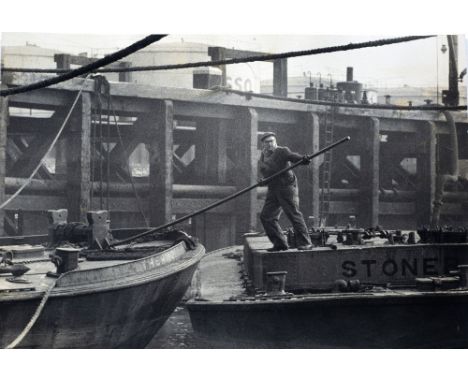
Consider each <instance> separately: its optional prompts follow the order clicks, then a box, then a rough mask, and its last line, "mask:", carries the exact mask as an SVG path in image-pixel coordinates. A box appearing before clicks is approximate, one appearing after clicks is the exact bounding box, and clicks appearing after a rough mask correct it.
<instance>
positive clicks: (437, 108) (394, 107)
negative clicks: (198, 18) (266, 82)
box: [211, 86, 467, 111]
mask: <svg viewBox="0 0 468 382" xmlns="http://www.w3.org/2000/svg"><path fill="white" fill-rule="evenodd" d="M211 90H213V91H224V92H226V93H233V94H238V95H242V96H245V97H246V98H247V99H250V98H252V97H253V98H265V99H273V100H277V101H287V102H295V103H303V104H307V105H322V106H336V107H350V108H359V109H387V110H409V111H411V110H427V111H444V110H452V111H462V110H467V105H461V106H431V105H424V106H398V105H380V104H373V105H366V104H355V103H338V102H329V101H311V100H305V99H298V98H288V97H279V96H273V95H269V94H259V93H252V92H245V91H242V90H234V89H231V88H226V87H222V86H216V87H214V88H212V89H211Z"/></svg>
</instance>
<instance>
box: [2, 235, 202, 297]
mask: <svg viewBox="0 0 468 382" xmlns="http://www.w3.org/2000/svg"><path fill="white" fill-rule="evenodd" d="M179 245H183V246H184V248H185V252H184V254H183V255H182V256H181V258H180V259H177V260H175V261H172V262H168V263H166V264H164V265H162V266H156V267H153V268H151V269H147V270H146V271H144V272H141V273H138V274H136V276H139V277H135V275H133V276H125V277H123V278H122V279H121V280H122V281H121V282H116V281H119V280H117V279H114V280H105V281H103V282H96V283H89V284H84V285H83V284H82V285H67V286H56V287H55V288H54V289H53V290H52V291H51V294H50V297H49V298H54V297H73V296H76V295H86V294H93V293H101V292H108V291H111V290H118V289H124V288H131V287H133V286H138V285H142V284H146V283H149V282H153V281H157V280H159V279H163V278H165V277H167V276H169V275H170V274H173V273H178V272H181V271H183V270H184V269H186V268H189V267H190V266H192V265H193V264H195V263H197V262H199V261H200V260H201V258H202V257H203V256H204V255H205V250H204V247H203V245H201V244H197V245H196V247H195V248H194V249H187V246H186V245H185V243H183V242H181V243H178V244H176V245H175V246H173V247H170V248H168V249H167V250H165V251H162V252H158V253H155V254H152V255H149V256H146V257H143V258H141V259H136V260H130V261H128V262H125V263H122V264H115V265H112V266H109V267H108V268H113V267H122V266H124V267H125V266H127V265H128V264H132V263H138V262H144V261H145V260H147V259H148V258H151V257H157V256H160V255H161V254H163V253H164V252H168V251H171V250H173V249H174V248H175V247H176V246H179ZM174 262H179V264H177V265H176V266H174ZM96 269H97V268H93V269H91V270H93V271H94V270H96ZM155 269H156V272H154V271H155ZM88 271H90V270H86V269H80V270H76V271H71V272H70V273H69V274H72V273H75V272H88ZM106 284H107V285H106ZM26 288H27V287H26ZM43 294H44V291H43V290H41V291H36V290H34V291H15V292H8V293H0V303H3V302H9V301H18V300H22V301H25V300H34V299H39V298H41V297H42V296H43Z"/></svg>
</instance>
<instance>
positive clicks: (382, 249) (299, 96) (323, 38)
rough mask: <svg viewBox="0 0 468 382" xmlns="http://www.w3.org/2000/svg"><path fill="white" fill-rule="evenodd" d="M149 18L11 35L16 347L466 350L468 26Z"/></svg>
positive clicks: (3, 192)
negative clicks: (259, 25)
mask: <svg viewBox="0 0 468 382" xmlns="http://www.w3.org/2000/svg"><path fill="white" fill-rule="evenodd" d="M136 4H139V2H137V3H136ZM216 4H217V5H216V6H217V7H219V6H220V4H219V3H216ZM199 5H200V7H199V8H200V9H199V10H200V12H201V14H202V18H201V19H200V20H203V22H208V21H205V20H210V19H211V17H212V15H213V13H212V12H213V9H212V8H211V7H214V6H215V3H212V2H209V4H206V6H205V7H203V6H202V5H205V4H204V3H203V2H202V3H200V4H199ZM230 5H233V4H230ZM127 6H129V7H131V4H127ZM282 6H283V7H287V6H288V5H287V4H283V5H282ZM290 6H291V7H293V4H291V5H290ZM439 6H440V7H441V8H440V9H441V10H442V9H443V7H442V4H439ZM193 7H194V6H192V8H190V9H193ZM446 8H447V9H450V12H449V13H448V15H449V16H448V17H450V14H451V13H453V12H456V11H455V10H454V9H452V8H451V6H449V5H447V7H446ZM262 9H263V8H262ZM346 9H347V10H348V9H350V6H348V7H347V8H346ZM252 10H253V11H257V10H258V9H257V8H253V9H252ZM172 11H173V12H174V10H173V9H172ZM237 11H238V10H237ZM300 11H301V9H300V6H299V7H298V8H297V9H295V11H294V12H293V14H297V13H300ZM335 11H336V12H338V10H337V9H335ZM70 12H71V11H70ZM86 12H91V13H92V9H90V8H87V11H86ZM97 12H98V11H97ZM140 12H141V13H144V12H145V10H144V9H140ZM181 12H182V11H181ZM265 12H266V8H265ZM246 14H247V15H248V14H249V13H246ZM289 14H290V13H286V14H285V16H284V20H286V19H287V18H288V17H289ZM390 14H391V15H394V14H395V13H394V12H393V13H390ZM60 15H61V13H56V14H55V17H57V19H58V20H60V21H61V23H60V25H63V22H64V21H65V20H64V18H63V17H61V16H60ZM218 15H219V14H218ZM236 15H238V13H236ZM275 15H276V14H275ZM107 16H110V14H109V15H107ZM171 16H172V15H171ZM4 17H6V14H5V15H2V18H4ZM8 17H14V14H13V13H12V11H10V12H8ZM76 17H83V18H86V13H83V14H82V13H77V14H76ZM100 17H102V18H104V19H107V21H106V22H109V20H108V19H109V17H106V14H105V13H103V14H102V15H101V16H100ZM119 17H122V16H120V15H119ZM159 17H161V16H159ZM187 17H188V16H187V13H186V12H184V18H183V19H182V20H187ZM193 17H195V14H194V15H193ZM256 17H260V18H261V17H265V18H267V17H268V16H267V13H264V14H263V15H262V14H257V16H256ZM298 17H299V18H298V20H301V21H303V20H304V19H306V17H305V16H298ZM317 17H318V16H317ZM353 17H355V19H353ZM379 17H383V18H385V16H384V15H380V16H379ZM408 17H409V16H407V15H406V16H405V18H408ZM414 17H415V18H417V16H414ZM96 18H97V19H98V20H99V17H98V16H97V15H96V14H94V15H93V16H92V19H93V20H94V19H96ZM129 18H131V19H133V20H132V24H131V26H130V27H129V26H125V28H123V29H122V30H120V29H119V27H118V25H112V24H111V25H112V27H111V28H106V27H104V28H103V27H102V25H100V28H97V27H96V28H82V30H79V29H78V30H77V29H74V28H71V29H72V30H70V29H69V28H66V27H65V26H61V27H60V26H58V25H57V26H53V25H49V26H48V27H47V28H41V25H38V26H35V25H34V26H33V27H30V26H28V25H21V24H20V25H16V26H13V27H10V25H7V26H6V27H0V33H1V35H0V47H1V50H0V57H1V71H0V74H1V82H0V84H1V88H0V348H1V349H4V350H1V351H0V353H6V354H9V352H10V351H11V352H12V353H13V354H15V353H16V354H18V353H17V351H16V350H15V351H13V350H12V349H23V350H31V349H37V350H35V351H33V353H30V352H29V351H28V354H29V357H34V354H35V352H38V353H39V354H40V353H41V352H44V351H51V350H53V351H54V353H51V356H52V357H53V355H54V354H55V352H58V350H61V351H60V353H58V354H59V355H60V357H59V359H60V360H63V362H65V363H67V362H69V361H68V360H67V354H73V353H68V352H69V351H70V350H65V349H81V350H84V349H86V351H90V349H100V350H101V351H102V350H104V349H107V350H108V351H110V350H111V349H112V350H113V351H115V349H123V351H124V353H120V354H125V356H126V357H129V359H132V361H131V363H132V364H134V365H135V367H138V362H137V354H141V353H134V352H133V351H135V350H136V349H144V350H143V353H142V354H144V356H143V357H144V358H143V359H144V360H145V363H148V362H150V363H151V362H154V363H155V365H156V363H157V362H156V360H151V359H152V358H153V356H152V354H154V355H155V356H154V358H155V359H156V358H157V357H158V356H157V355H159V354H161V355H165V354H167V352H169V353H170V354H181V353H180V351H182V355H184V356H186V357H190V356H191V355H194V357H197V356H199V354H200V351H201V350H203V351H207V350H209V349H211V351H213V350H217V351H220V350H222V351H223V352H224V351H227V350H231V351H232V350H234V351H235V352H234V353H233V354H234V355H233V360H234V361H233V363H232V366H233V367H234V365H235V367H236V368H239V370H237V372H238V373H239V372H240V375H242V374H243V372H242V368H241V365H240V364H241V363H242V359H243V357H247V358H248V357H250V358H251V359H250V360H249V362H250V363H254V364H256V362H255V359H258V360H259V361H258V363H259V364H262V365H263V367H267V370H269V371H268V372H269V373H272V370H274V369H275V365H274V363H278V362H280V361H278V359H277V358H276V357H277V356H278V353H277V351H278V350H282V351H286V353H283V354H287V356H286V358H285V361H286V362H295V361H294V360H295V356H294V354H297V357H298V359H299V360H300V361H299V362H307V358H308V357H309V356H310V357H312V358H313V357H314V356H315V355H316V354H321V355H323V354H328V355H332V357H334V356H335V355H336V359H337V360H338V361H337V362H340V361H341V358H339V357H338V356H337V354H342V353H336V352H337V351H338V350H340V351H343V350H344V351H347V352H350V353H346V354H351V356H352V355H353V354H354V355H355V354H356V353H353V352H357V351H362V350H367V351H368V352H370V355H371V357H372V356H376V355H378V354H387V353H380V352H382V351H383V350H387V351H388V350H392V351H393V353H389V356H390V357H392V354H395V355H398V354H402V352H403V354H405V353H404V352H405V351H408V350H410V349H413V351H414V350H415V349H417V350H418V351H419V352H420V351H422V349H425V350H424V351H427V350H432V351H435V350H446V349H458V350H457V351H463V352H462V353H458V355H466V352H464V350H463V349H466V348H467V347H468V113H467V89H468V87H467V83H468V76H467V61H468V60H467V58H468V39H467V37H466V35H465V32H468V31H466V28H463V27H462V26H459V25H456V26H454V27H453V28H450V27H445V29H444V28H440V27H438V26H437V25H434V24H431V25H429V24H424V23H423V24H422V25H420V26H419V28H418V27H417V26H416V28H410V29H408V28H406V29H405V28H400V25H399V24H398V20H397V19H395V20H394V23H395V25H393V24H392V25H391V28H389V29H388V28H387V29H385V30H378V29H377V28H371V27H370V26H371V25H372V26H375V25H376V24H378V22H376V21H375V19H374V20H371V18H370V17H369V18H368V19H366V17H365V16H364V13H356V15H354V14H353V15H351V14H348V15H347V16H346V14H345V15H343V14H341V18H338V19H337V21H333V17H330V18H329V19H328V20H329V22H328V21H326V20H321V23H322V24H321V25H323V24H325V25H327V26H328V24H327V23H332V24H333V25H337V26H338V24H340V23H341V22H343V24H344V23H346V24H345V27H343V25H341V28H338V29H337V31H336V32H334V31H335V29H334V28H323V32H321V31H320V30H319V31H317V29H314V30H313V31H312V32H309V33H308V29H307V28H304V27H303V28H301V29H300V30H299V32H296V31H293V32H294V33H288V30H287V25H288V24H285V25H281V24H274V25H279V26H280V27H279V28H277V32H275V30H272V28H271V27H270V25H269V24H268V23H266V24H265V25H266V27H265V28H264V29H265V30H262V31H261V32H257V31H256V30H251V29H248V24H249V23H250V22H251V21H250V20H237V21H236V22H234V25H235V26H234V27H231V29H229V30H226V31H224V30H223V31H221V30H219V31H217V30H216V29H215V27H216V26H218V27H219V25H221V23H222V20H220V19H219V18H216V17H215V18H214V19H213V21H214V24H213V25H212V28H211V27H209V28H208V29H207V28H204V29H200V28H197V27H196V26H197V25H198V24H197V21H194V20H192V19H190V21H191V24H189V28H187V25H185V27H182V25H181V26H180V28H178V27H177V25H172V27H166V28H163V27H161V26H158V25H156V24H155V25H154V27H152V26H148V25H147V23H146V24H145V27H144V28H141V27H140V28H139V27H138V21H135V19H134V17H133V15H129ZM436 18H437V17H436ZM279 19H280V20H282V19H281V17H280V18H279ZM145 20H147V19H146V18H145ZM343 20H344V21H343ZM457 20H459V18H457ZM230 22H231V23H233V21H232V20H231V21H230ZM252 22H253V19H252ZM289 22H291V20H289ZM310 22H311V23H313V22H314V18H311V20H310ZM367 22H369V27H367V26H366V25H367V24H366V23H367ZM244 23H245V24H246V28H247V29H246V30H245V31H244V30H242V29H241V28H242V26H243V25H244ZM165 25H167V24H165ZM354 25H356V26H358V27H357V31H356V30H354V29H353V28H351V26H354ZM191 26H193V29H192V30H193V31H191V29H190V27H191ZM273 29H274V28H273ZM442 29H443V31H442ZM146 31H147V32H146ZM130 349H132V351H131V352H128V351H129V350H130ZM241 350H242V351H243V352H244V353H242V352H241ZM397 350H398V351H397ZM171 352H172V353H171ZM174 352H177V353H174ZM20 353H21V350H20ZM42 354H47V353H42ZM84 354H90V355H92V354H96V355H97V354H106V353H105V352H104V353H93V352H90V353H84ZM111 354H112V353H111ZM202 354H213V353H212V352H210V353H202ZM218 354H219V353H218ZM221 354H223V353H221ZM224 354H226V355H228V354H231V353H224ZM268 354H272V358H271V360H274V361H273V364H272V365H270V366H271V367H268V366H265V364H267V365H268V361H267V360H268V359H269V358H268ZM358 354H363V353H358ZM364 354H369V353H364ZM409 354H421V353H409ZM433 354H434V353H432V355H433ZM436 354H438V353H436ZM148 355H149V357H150V358H149V359H148ZM64 356H65V359H64ZM91 357H92V356H91ZM206 358H207V359H209V358H210V357H209V356H208V357H206ZM104 359H105V360H106V361H105V362H106V363H107V362H109V361H110V360H109V358H108V356H107V355H106V356H105V358H104ZM430 359H432V358H430ZM16 362H18V361H16ZM199 362H200V363H204V362H208V364H207V365H205V366H206V367H208V368H209V367H210V365H209V364H210V362H209V361H207V360H206V359H205V357H203V361H199ZM223 362H226V360H224V361H223ZM212 363H213V364H214V363H216V362H213V361H212ZM80 364H81V361H80ZM346 364H347V363H346ZM370 364H372V362H370ZM20 365H21V363H20ZM75 366H76V365H75ZM212 366H214V365H212ZM16 367H18V366H16ZM174 367H175V368H183V366H182V365H178V366H174ZM59 370H62V369H59ZM247 370H248V369H247ZM246 372H247V373H248V374H249V372H248V371H246ZM257 372H258V371H257ZM61 373H63V371H61ZM223 373H226V374H228V372H227V371H224V372H222V373H221V374H220V375H219V379H220V380H223ZM322 373H323V372H322ZM260 374H261V373H260ZM268 375H270V374H268ZM413 375H414V374H413ZM147 377H149V378H152V377H154V375H153V376H151V375H148V376H147ZM165 377H168V376H165ZM225 377H226V378H227V379H228V380H230V379H229V377H228V375H225ZM304 377H305V376H304ZM317 377H318V378H320V379H324V378H325V379H327V380H328V378H329V377H330V375H327V374H319V375H317ZM341 377H343V375H341ZM129 378H130V379H131V380H135V381H136V380H139V379H141V377H138V378H136V377H135V378H133V377H129ZM174 378H175V377H174ZM226 378H224V379H226ZM238 378H241V377H238ZM256 378H261V376H256ZM296 379H298V378H293V379H289V380H296ZM376 379H377V380H379V381H380V380H381V381H384V380H387V379H379V378H376ZM125 380H128V378H126V379H125Z"/></svg>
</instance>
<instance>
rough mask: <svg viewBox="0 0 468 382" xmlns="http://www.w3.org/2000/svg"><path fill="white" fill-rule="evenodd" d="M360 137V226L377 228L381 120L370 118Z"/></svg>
mask: <svg viewBox="0 0 468 382" xmlns="http://www.w3.org/2000/svg"><path fill="white" fill-rule="evenodd" d="M360 135H361V136H360V141H361V144H362V152H361V187H360V189H361V196H360V201H359V209H358V211H359V212H358V225H359V226H361V227H375V226H377V225H378V224H379V162H380V161H379V159H380V158H379V156H380V135H379V119H378V118H374V117H371V118H368V119H367V123H366V124H365V125H364V126H363V128H362V130H361V134H360Z"/></svg>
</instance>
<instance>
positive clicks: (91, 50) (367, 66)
mask: <svg viewBox="0 0 468 382" xmlns="http://www.w3.org/2000/svg"><path fill="white" fill-rule="evenodd" d="M420 34H421V33H420ZM404 35H406V34H402V33H393V34H373V35H370V34H365V35H342V34H333V35H322V34H321V35H302V34H278V35H265V34H242V35H235V34H203V35H200V34H178V33H175V34H170V35H169V36H167V37H165V38H164V39H163V40H161V41H159V42H158V43H156V44H157V45H161V46H162V45H164V44H167V43H174V42H181V41H185V42H198V43H204V44H208V45H216V46H224V47H228V48H235V49H242V50H253V51H261V52H270V53H280V52H286V51H294V50H304V49H314V48H322V47H326V46H335V45H343V44H348V43H358V42H364V41H371V40H377V39H382V38H392V37H400V36H404ZM144 36H145V34H133V33H130V34H109V33H101V34H77V33H62V32H59V31H58V32H56V33H41V32H29V33H25V32H3V33H2V36H1V39H2V45H3V46H14V45H25V44H26V43H28V44H35V45H38V46H41V47H44V48H50V49H57V50H60V51H64V52H67V53H72V54H78V53H81V52H87V53H88V55H89V56H97V57H102V56H103V55H105V54H108V53H111V52H113V51H116V50H118V49H121V48H123V47H125V46H127V45H129V44H131V43H133V42H135V41H137V40H139V39H141V38H143V37H144ZM444 44H445V45H447V39H446V36H445V35H438V36H436V37H433V38H429V39H425V40H418V41H412V42H407V43H402V44H395V45H389V46H384V47H375V48H366V49H360V50H355V51H348V52H336V53H331V54H324V55H316V56H306V57H298V58H291V59H289V60H288V74H289V76H303V75H304V73H310V74H311V75H312V76H317V75H318V73H320V75H321V77H322V79H324V81H329V80H330V79H332V80H333V81H336V80H344V79H345V74H346V67H347V66H352V67H354V76H355V79H356V80H359V81H360V82H364V83H366V84H368V86H370V87H402V86H405V85H408V86H424V87H437V86H439V87H444V86H447V79H448V52H446V53H445V54H444V53H442V51H441V48H442V46H443V45H444ZM465 51H466V49H465V38H464V36H463V35H461V36H459V68H460V71H461V70H462V69H463V68H464V67H466V53H465ZM260 76H261V79H267V78H271V70H270V71H263V72H262V73H261V74H260Z"/></svg>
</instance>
